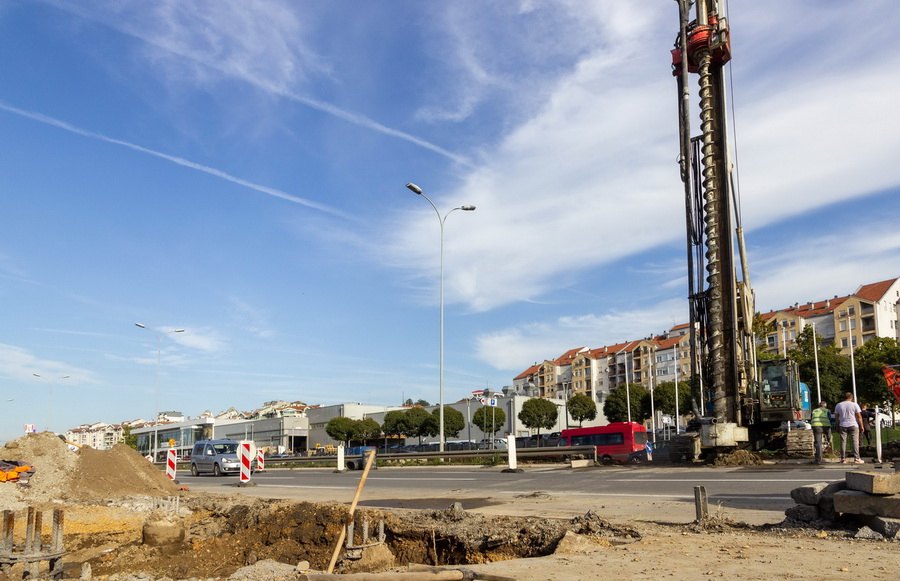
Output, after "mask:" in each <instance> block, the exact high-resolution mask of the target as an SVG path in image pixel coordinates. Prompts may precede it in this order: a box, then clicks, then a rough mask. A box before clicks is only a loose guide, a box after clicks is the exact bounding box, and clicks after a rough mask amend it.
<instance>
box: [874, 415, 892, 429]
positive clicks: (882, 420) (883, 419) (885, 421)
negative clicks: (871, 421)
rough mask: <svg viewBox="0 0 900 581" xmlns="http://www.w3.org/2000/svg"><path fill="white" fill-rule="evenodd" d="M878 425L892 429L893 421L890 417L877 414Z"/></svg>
mask: <svg viewBox="0 0 900 581" xmlns="http://www.w3.org/2000/svg"><path fill="white" fill-rule="evenodd" d="M878 424H880V425H881V427H882V428H893V427H894V420H892V419H891V416H889V415H887V414H883V413H881V412H878Z"/></svg>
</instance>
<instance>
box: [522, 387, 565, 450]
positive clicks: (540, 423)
mask: <svg viewBox="0 0 900 581" xmlns="http://www.w3.org/2000/svg"><path fill="white" fill-rule="evenodd" d="M558 417H559V410H558V409H557V408H556V404H555V403H553V402H551V401H550V400H548V399H544V398H540V397H533V398H531V399H529V400H528V401H526V402H525V403H523V404H522V411H520V412H519V415H518V418H519V421H520V422H522V423H523V424H525V427H526V428H528V429H529V430H537V435H538V441H540V435H541V428H544V429H546V430H549V429H550V428H552V427H553V426H555V425H556V418H558Z"/></svg>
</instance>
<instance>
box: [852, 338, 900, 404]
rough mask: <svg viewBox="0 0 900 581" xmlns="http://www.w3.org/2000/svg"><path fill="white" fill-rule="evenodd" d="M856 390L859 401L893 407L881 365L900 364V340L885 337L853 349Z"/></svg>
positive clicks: (894, 402)
mask: <svg viewBox="0 0 900 581" xmlns="http://www.w3.org/2000/svg"><path fill="white" fill-rule="evenodd" d="M854 359H855V363H856V388H857V389H856V391H857V395H858V396H859V401H860V402H861V403H867V404H869V405H877V406H878V407H890V408H893V406H894V404H896V400H895V399H894V396H893V395H892V394H891V391H890V389H889V388H888V385H887V381H885V379H884V373H883V372H882V367H884V366H885V365H897V364H900V342H898V341H897V340H896V339H889V338H887V337H877V338H875V339H872V340H871V341H867V342H866V343H865V344H863V345H862V346H861V347H859V348H858V349H856V351H854Z"/></svg>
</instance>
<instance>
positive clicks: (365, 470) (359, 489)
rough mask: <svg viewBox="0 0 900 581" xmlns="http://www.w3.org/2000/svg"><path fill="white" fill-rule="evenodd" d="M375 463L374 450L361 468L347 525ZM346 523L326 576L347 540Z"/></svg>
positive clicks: (331, 569) (331, 570)
mask: <svg viewBox="0 0 900 581" xmlns="http://www.w3.org/2000/svg"><path fill="white" fill-rule="evenodd" d="M374 461H375V450H372V451H370V452H369V457H368V458H366V467H365V468H363V474H362V478H360V479H359V486H357V487H356V495H355V496H354V497H353V502H351V503H350V513H349V514H348V515H347V523H349V522H352V521H353V514H354V513H355V512H356V503H357V502H359V496H360V494H362V489H363V486H364V485H365V483H366V477H368V476H369V469H370V468H371V467H372V462H374ZM347 523H344V526H343V527H342V528H341V534H340V535H339V536H338V542H337V544H336V545H335V547H334V553H333V554H332V555H331V562H330V563H328V569H327V570H326V571H325V572H326V573H328V574H331V573H332V572H334V566H335V564H337V560H338V555H340V554H341V545H343V544H344V539H346V538H347Z"/></svg>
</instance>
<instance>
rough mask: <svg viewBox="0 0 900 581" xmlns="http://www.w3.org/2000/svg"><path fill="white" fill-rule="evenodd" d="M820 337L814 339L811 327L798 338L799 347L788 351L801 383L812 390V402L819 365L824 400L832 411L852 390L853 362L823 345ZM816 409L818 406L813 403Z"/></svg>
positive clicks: (837, 350)
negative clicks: (851, 374)
mask: <svg viewBox="0 0 900 581" xmlns="http://www.w3.org/2000/svg"><path fill="white" fill-rule="evenodd" d="M822 343H823V340H822V337H821V335H819V334H818V333H816V335H815V340H814V339H813V330H812V326H809V327H806V328H805V329H803V331H802V332H801V333H800V334H799V335H798V336H797V345H796V346H795V347H794V348H793V349H791V350H790V351H788V356H789V357H790V358H791V359H793V360H794V361H796V362H797V367H798V369H799V371H800V381H802V382H803V383H805V384H806V385H807V386H809V391H810V397H811V399H815V398H816V367H817V361H818V372H819V385H820V388H821V392H822V399H823V400H825V401H827V402H828V404H829V407H831V408H832V409H833V408H834V405H835V404H837V403H838V402H840V401H843V399H844V393H846V392H847V391H851V389H850V358H848V357H844V356H843V355H841V352H840V350H839V349H838V348H837V347H836V346H835V345H833V344H831V345H823V344H822ZM812 403H813V406H815V405H816V404H818V402H812Z"/></svg>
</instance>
